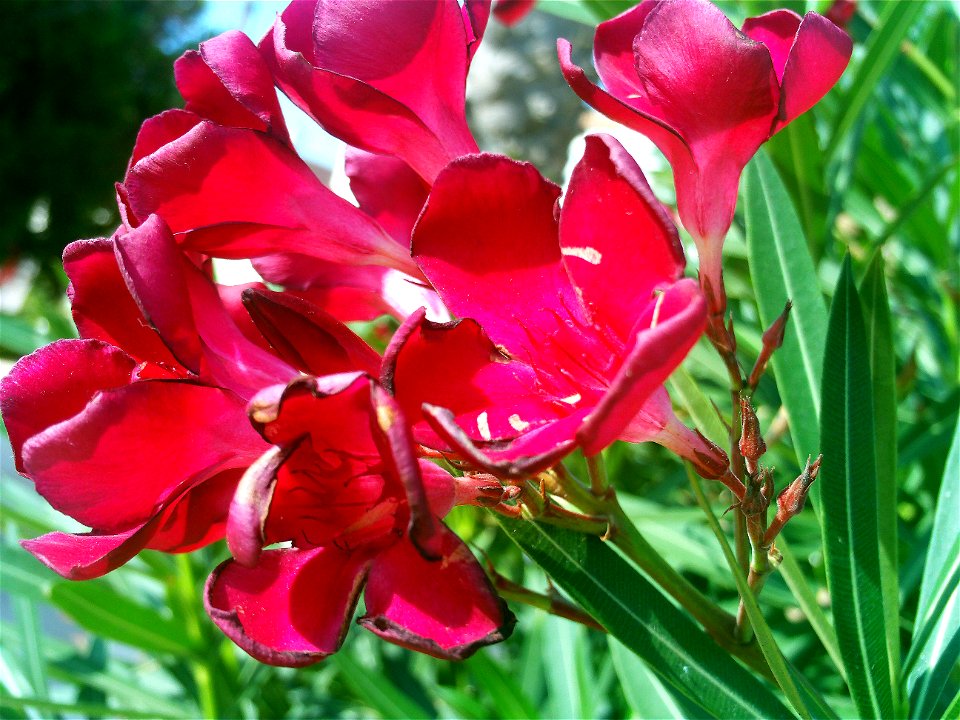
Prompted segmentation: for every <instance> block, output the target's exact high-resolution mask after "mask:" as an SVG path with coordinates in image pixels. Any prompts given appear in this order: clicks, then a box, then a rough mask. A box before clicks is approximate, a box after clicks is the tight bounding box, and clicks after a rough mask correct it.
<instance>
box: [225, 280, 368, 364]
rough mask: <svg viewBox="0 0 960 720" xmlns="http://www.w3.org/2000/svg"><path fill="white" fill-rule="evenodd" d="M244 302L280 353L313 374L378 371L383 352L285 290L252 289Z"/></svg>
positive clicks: (287, 359)
mask: <svg viewBox="0 0 960 720" xmlns="http://www.w3.org/2000/svg"><path fill="white" fill-rule="evenodd" d="M243 302H244V305H245V306H246V308H247V310H248V311H249V313H250V316H251V317H252V318H253V321H254V322H255V323H256V325H257V327H258V328H259V329H260V331H261V332H262V333H263V335H264V337H266V338H267V340H268V341H269V342H270V344H271V345H272V346H273V348H274V349H275V350H276V352H277V353H279V355H280V356H281V357H282V358H284V359H285V360H286V361H287V362H289V363H290V364H291V365H293V366H295V367H296V368H297V369H299V370H301V371H303V372H306V373H309V374H311V375H328V374H332V373H338V372H350V371H354V370H361V371H363V372H366V373H368V374H371V375H374V374H376V373H377V372H378V370H379V367H380V356H379V355H377V353H376V351H374V350H373V348H371V347H370V346H369V345H367V344H366V343H365V342H364V341H363V340H361V339H360V338H359V337H358V336H357V335H356V334H355V333H354V332H353V331H352V330H350V329H349V328H348V327H347V326H346V325H344V324H343V323H341V322H339V321H338V320H337V319H336V318H334V317H332V316H331V315H328V314H327V313H325V312H323V311H322V310H320V309H319V308H317V307H315V306H313V305H311V304H310V303H307V302H305V301H303V300H300V299H299V298H296V297H291V296H289V295H285V294H282V293H276V292H270V291H257V290H248V291H246V292H245V293H244V297H243Z"/></svg>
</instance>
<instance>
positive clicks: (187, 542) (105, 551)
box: [21, 471, 237, 580]
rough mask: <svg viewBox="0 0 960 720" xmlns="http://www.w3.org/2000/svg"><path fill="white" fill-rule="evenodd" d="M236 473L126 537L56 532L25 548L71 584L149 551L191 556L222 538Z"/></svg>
mask: <svg viewBox="0 0 960 720" xmlns="http://www.w3.org/2000/svg"><path fill="white" fill-rule="evenodd" d="M236 484H237V472H236V471H227V472H224V473H221V474H220V475H217V476H216V477H214V478H211V479H210V480H208V481H207V482H204V483H201V484H200V485H199V486H197V487H195V488H192V489H190V490H187V491H186V492H184V493H182V494H181V495H180V496H179V497H178V498H176V499H174V500H173V501H172V502H171V503H170V504H169V505H167V506H166V507H164V508H163V509H162V510H159V511H158V512H157V513H156V514H155V515H153V516H152V517H151V518H149V519H148V520H146V521H144V522H143V523H140V524H137V525H134V526H133V527H132V528H128V529H126V530H123V531H121V532H117V533H113V534H103V533H98V532H91V533H80V534H75V535H72V534H69V533H62V532H52V533H48V534H47V535H43V536H42V537H38V538H34V539H33V540H24V541H22V542H21V545H23V547H24V548H25V549H26V550H27V551H29V552H30V553H32V554H33V555H34V556H35V557H36V558H37V559H38V560H39V561H40V562H42V563H43V564H44V565H46V566H47V567H48V568H50V569H51V570H53V571H54V572H56V573H58V574H59V575H62V576H63V577H65V578H67V579H69V580H91V579H93V578H97V577H100V576H101V575H105V574H106V573H108V572H110V571H111V570H114V569H116V568H118V567H120V566H121V565H123V564H124V563H125V562H127V561H128V560H130V559H131V558H132V557H133V556H134V555H136V554H137V553H138V552H140V551H141V550H143V549H144V548H145V547H149V548H153V549H156V550H163V551H165V552H186V551H189V550H194V549H196V548H198V547H202V546H204V545H207V544H209V543H211V542H214V541H215V540H219V539H220V538H221V537H223V525H224V519H225V516H226V508H227V505H228V503H229V501H230V495H231V494H232V492H233V488H234V487H235V486H236Z"/></svg>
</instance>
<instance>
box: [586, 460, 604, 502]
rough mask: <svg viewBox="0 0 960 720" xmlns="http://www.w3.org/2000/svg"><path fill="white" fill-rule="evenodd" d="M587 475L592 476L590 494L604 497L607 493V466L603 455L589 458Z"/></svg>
mask: <svg viewBox="0 0 960 720" xmlns="http://www.w3.org/2000/svg"><path fill="white" fill-rule="evenodd" d="M586 460H587V475H589V476H590V492H592V493H593V494H594V495H596V496H597V497H603V495H604V493H606V491H607V466H606V464H605V463H604V461H603V453H598V454H596V455H590V456H587V458H586Z"/></svg>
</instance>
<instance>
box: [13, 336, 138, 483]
mask: <svg viewBox="0 0 960 720" xmlns="http://www.w3.org/2000/svg"><path fill="white" fill-rule="evenodd" d="M136 365H137V363H136V361H135V360H134V359H133V358H131V357H130V356H129V355H127V354H126V353H125V352H123V351H122V350H120V349H118V348H115V347H113V346H112V345H107V344H106V343H103V342H101V341H99V340H57V341H56V342H54V343H51V344H50V345H47V346H45V347H42V348H40V349H39V350H37V351H36V352H34V353H31V354H30V355H27V356H26V357H23V358H20V360H19V361H18V362H17V364H16V365H14V366H13V368H12V369H11V370H10V372H9V373H8V374H7V375H6V376H4V377H3V379H0V410H2V412H3V423H4V426H5V427H6V429H7V435H8V437H9V438H10V445H11V446H12V447H13V455H14V460H15V464H16V468H17V470H18V471H19V472H24V468H23V457H22V450H23V444H24V443H25V442H26V441H27V440H29V439H30V438H31V437H33V436H34V435H37V434H38V433H40V432H42V431H43V430H45V429H46V428H48V427H50V426H51V425H55V424H57V423H59V422H61V421H63V420H67V419H68V418H71V417H73V416H74V415H76V414H78V413H80V412H81V411H82V410H83V409H84V407H86V405H87V403H89V402H90V400H91V399H92V398H93V396H94V395H96V393H97V392H99V391H101V390H109V389H111V388H118V387H123V386H125V385H128V384H129V383H130V382H131V377H132V374H133V371H134V370H135V368H136ZM78 369H79V370H80V371H79V372H78Z"/></svg>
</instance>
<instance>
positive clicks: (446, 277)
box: [413, 154, 584, 359]
mask: <svg viewBox="0 0 960 720" xmlns="http://www.w3.org/2000/svg"><path fill="white" fill-rule="evenodd" d="M559 194H560V189H559V188H558V187H557V186H556V185H554V184H553V183H551V182H550V181H549V180H546V179H545V178H544V177H543V176H542V175H540V173H539V172H537V169H536V168H535V167H533V166H532V165H530V164H527V163H520V162H516V161H514V160H511V159H509V158H507V157H504V156H502V155H489V154H483V155H470V156H467V157H464V158H460V159H459V160H456V161H454V162H452V163H450V165H448V166H447V167H446V168H445V169H444V170H443V172H442V173H440V175H439V176H438V177H437V180H436V183H435V184H434V186H433V189H432V190H431V192H430V197H429V199H428V200H427V206H426V208H425V209H424V211H423V214H422V215H421V216H420V220H419V221H418V223H417V226H416V228H415V229H414V233H413V255H414V257H415V258H416V260H417V262H418V264H419V265H420V267H421V269H422V270H423V272H424V274H425V275H426V276H427V278H428V279H429V280H430V281H431V283H432V284H433V286H434V287H435V288H436V290H437V292H438V293H439V294H440V297H441V298H442V299H443V301H444V303H445V304H446V306H447V307H448V308H449V309H450V311H451V312H453V313H454V314H455V315H458V316H460V317H469V318H474V319H476V320H477V321H478V322H479V323H480V324H481V325H482V326H483V328H484V329H485V330H486V332H487V333H488V334H489V335H490V337H491V338H492V339H493V340H494V342H496V343H497V344H499V345H503V346H504V347H506V349H507V350H508V351H509V353H510V354H511V355H513V356H514V357H519V358H521V359H530V358H533V357H537V356H538V355H540V354H541V353H540V351H539V350H538V347H539V345H540V342H541V341H540V338H541V337H542V336H550V335H553V334H555V333H556V332H557V326H558V323H559V324H563V323H565V322H568V321H569V320H570V319H571V318H573V319H574V320H576V321H580V322H583V320H584V317H583V308H582V306H581V305H580V301H579V299H578V297H577V294H576V291H575V289H574V287H573V284H572V283H571V282H570V278H569V277H568V276H567V273H566V270H565V269H564V267H563V263H562V260H561V255H560V247H559V245H558V243H557V221H556V218H555V215H554V210H555V205H556V201H557V197H558V196H559Z"/></svg>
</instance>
